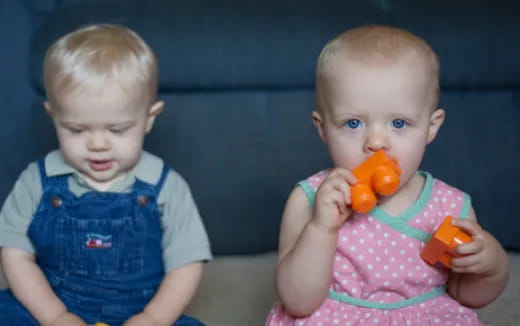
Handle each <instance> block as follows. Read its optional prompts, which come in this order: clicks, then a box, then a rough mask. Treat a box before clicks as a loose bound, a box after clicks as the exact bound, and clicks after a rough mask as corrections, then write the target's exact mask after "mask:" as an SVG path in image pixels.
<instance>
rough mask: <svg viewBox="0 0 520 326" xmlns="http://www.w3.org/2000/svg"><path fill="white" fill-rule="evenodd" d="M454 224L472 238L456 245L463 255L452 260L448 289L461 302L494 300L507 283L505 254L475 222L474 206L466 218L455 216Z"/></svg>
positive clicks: (471, 304)
mask: <svg viewBox="0 0 520 326" xmlns="http://www.w3.org/2000/svg"><path fill="white" fill-rule="evenodd" d="M453 224H454V225H456V226H458V227H460V228H462V229H463V230H464V231H466V232H467V233H469V234H470V235H471V236H472V238H473V241H471V242H470V243H467V244H462V245H460V246H458V247H457V248H456V252H457V253H458V254H461V255H465V256H464V257H459V258H454V259H453V260H452V270H451V272H450V276H449V280H448V292H449V294H450V295H451V296H452V297H453V298H455V299H456V300H457V301H459V302H460V303H461V304H463V305H466V306H469V307H473V308H480V307H483V306H485V305H487V304H489V303H491V302H492V301H493V300H495V299H496V298H497V297H498V296H499V295H500V293H502V291H503V290H504V288H505V287H506V285H507V281H508V277H509V259H508V256H507V253H506V252H505V251H504V249H503V248H502V246H501V245H500V243H498V241H497V240H496V239H495V238H494V237H493V236H492V235H491V234H489V233H488V232H486V231H485V230H483V229H482V228H481V227H480V226H479V225H478V224H477V221H476V216H475V211H474V210H473V208H471V209H470V212H469V215H468V218H467V219H454V220H453Z"/></svg>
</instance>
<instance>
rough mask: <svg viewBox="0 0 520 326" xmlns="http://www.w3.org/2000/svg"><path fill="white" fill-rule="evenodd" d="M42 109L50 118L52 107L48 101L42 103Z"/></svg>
mask: <svg viewBox="0 0 520 326" xmlns="http://www.w3.org/2000/svg"><path fill="white" fill-rule="evenodd" d="M43 107H44V108H45V111H47V113H48V114H49V115H51V116H52V107H51V104H50V103H49V101H45V102H43Z"/></svg>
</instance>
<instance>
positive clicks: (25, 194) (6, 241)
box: [0, 163, 43, 253]
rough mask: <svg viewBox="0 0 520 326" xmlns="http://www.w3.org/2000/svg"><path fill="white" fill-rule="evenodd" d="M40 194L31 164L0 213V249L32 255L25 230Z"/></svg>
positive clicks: (31, 246)
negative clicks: (4, 248) (20, 250)
mask: <svg viewBox="0 0 520 326" xmlns="http://www.w3.org/2000/svg"><path fill="white" fill-rule="evenodd" d="M42 193H43V190H42V184H41V179H40V174H39V171H38V166H37V164H36V163H31V164H29V166H28V167H27V168H26V169H25V170H24V171H23V172H22V174H21V175H20V177H19V178H18V180H17V181H16V183H15V185H14V188H13V190H12V191H11V193H10V194H9V195H8V196H7V199H6V200H5V202H4V205H3V206H2V210H1V211H0V247H6V248H18V249H22V250H25V251H27V252H30V253H34V251H35V250H34V247H33V245H32V243H31V240H30V239H29V237H28V235H27V230H28V229H29V226H30V225H31V222H32V219H33V216H34V214H35V213H36V210H37V208H38V204H39V202H40V198H41V196H42Z"/></svg>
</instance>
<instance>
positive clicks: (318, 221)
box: [276, 169, 355, 316]
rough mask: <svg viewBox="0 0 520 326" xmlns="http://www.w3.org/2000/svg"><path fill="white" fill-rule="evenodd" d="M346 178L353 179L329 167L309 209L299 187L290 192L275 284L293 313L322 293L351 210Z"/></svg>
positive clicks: (311, 305)
mask: <svg viewBox="0 0 520 326" xmlns="http://www.w3.org/2000/svg"><path fill="white" fill-rule="evenodd" d="M348 182H350V183H354V182H355V178H353V176H352V174H351V173H350V171H347V170H340V169H337V170H334V171H333V172H331V173H330V174H329V176H328V177H327V179H326V180H325V181H323V183H322V184H321V186H320V188H319V189H318V192H317V193H316V201H315V208H314V209H312V208H311V207H310V205H309V201H308V200H307V198H306V196H305V193H304V192H303V190H302V189H301V188H300V187H297V188H295V189H294V191H293V192H292V193H291V195H290V196H289V199H288V201H287V204H286V207H285V211H284V213H283V217H282V225H281V229H280V245H279V254H278V266H277V271H276V289H277V294H278V297H279V299H280V300H281V302H282V303H283V305H284V307H285V309H286V310H287V311H288V312H289V313H291V314H292V315H295V316H308V315H310V314H311V313H312V312H313V311H314V310H316V309H317V308H318V307H319V306H320V305H321V304H322V303H323V301H324V300H325V298H326V296H327V292H328V289H329V285H330V281H331V277H332V266H333V262H334V255H335V250H336V241H337V237H338V231H339V228H340V227H341V225H342V224H343V223H344V221H345V220H346V219H347V218H348V216H349V215H350V213H351V211H350V209H349V208H348V205H350V187H349V185H348Z"/></svg>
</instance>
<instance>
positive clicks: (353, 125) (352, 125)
mask: <svg viewBox="0 0 520 326" xmlns="http://www.w3.org/2000/svg"><path fill="white" fill-rule="evenodd" d="M360 125H361V121H359V119H350V120H348V121H347V127H349V128H351V129H356V128H359V126H360Z"/></svg>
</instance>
